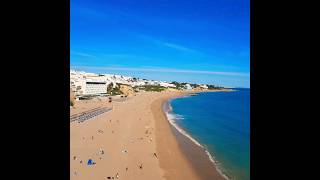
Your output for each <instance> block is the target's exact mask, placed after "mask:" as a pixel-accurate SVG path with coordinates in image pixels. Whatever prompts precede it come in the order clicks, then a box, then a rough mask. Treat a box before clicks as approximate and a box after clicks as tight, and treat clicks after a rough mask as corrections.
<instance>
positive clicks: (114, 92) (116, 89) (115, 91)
mask: <svg viewBox="0 0 320 180" xmlns="http://www.w3.org/2000/svg"><path fill="white" fill-rule="evenodd" d="M110 94H111V95H120V94H123V93H122V91H120V88H119V86H116V87H115V88H113V89H112V90H111V93H110Z"/></svg>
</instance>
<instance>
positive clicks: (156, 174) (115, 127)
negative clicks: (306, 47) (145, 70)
mask: <svg viewBox="0 0 320 180" xmlns="http://www.w3.org/2000/svg"><path fill="white" fill-rule="evenodd" d="M184 94H185V93H181V92H161V93H157V92H146V93H140V94H139V95H137V96H133V97H131V98H128V99H127V100H126V101H123V102H112V103H107V102H105V101H103V100H102V101H95V102H91V101H88V102H86V103H82V104H81V103H79V104H78V105H77V106H76V108H75V109H71V114H75V113H79V112H81V111H85V110H89V109H90V108H95V107H112V108H113V109H112V111H109V112H107V113H104V114H102V115H100V116H97V117H95V118H93V119H90V120H87V121H85V122H83V123H77V122H72V123H70V138H71V139H70V142H71V143H70V178H71V179H85V180H88V179H90V180H95V179H99V180H100V179H108V177H109V178H110V179H112V177H113V178H114V179H128V180H129V179H131V180H132V179H142V180H150V179H153V180H156V179H167V180H180V179H184V180H197V179H208V177H211V178H210V179H223V178H222V177H221V176H219V173H218V172H217V171H216V169H215V168H214V166H212V164H210V165H209V164H206V162H208V158H206V160H205V156H204V154H203V152H202V153H201V151H203V150H202V149H201V148H200V149H199V147H198V149H197V147H196V146H195V145H194V144H192V143H191V141H190V140H187V139H186V138H185V137H183V136H182V135H181V134H180V135H179V133H177V132H176V130H175V129H174V128H173V127H172V126H171V125H170V124H169V122H168V121H167V119H166V116H165V114H164V112H163V111H162V105H163V103H164V102H166V101H167V100H168V99H170V98H174V97H178V96H182V95H184ZM188 149H189V150H188ZM186 150H187V151H186ZM89 159H92V160H93V162H95V164H94V165H87V162H88V160H89ZM195 159H203V160H201V161H198V162H195V161H194V160H195ZM197 163H198V164H197ZM207 166H208V167H207ZM208 172H209V174H208Z"/></svg>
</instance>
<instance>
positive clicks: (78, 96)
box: [70, 70, 223, 106]
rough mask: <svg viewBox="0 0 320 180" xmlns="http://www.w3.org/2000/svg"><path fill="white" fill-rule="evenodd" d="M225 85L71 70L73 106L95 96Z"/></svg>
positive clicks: (124, 95)
mask: <svg viewBox="0 0 320 180" xmlns="http://www.w3.org/2000/svg"><path fill="white" fill-rule="evenodd" d="M218 89H223V87H219V86H215V85H209V84H192V83H178V82H176V81H173V82H166V81H156V80H147V79H141V78H135V77H131V76H122V75H115V74H96V73H88V72H84V71H76V70H70V95H71V106H72V104H73V103H74V101H78V100H82V99H90V98H93V97H97V96H99V97H103V96H116V97H119V96H120V97H127V96H132V95H134V94H135V93H138V92H146V91H155V92H160V91H206V90H218Z"/></svg>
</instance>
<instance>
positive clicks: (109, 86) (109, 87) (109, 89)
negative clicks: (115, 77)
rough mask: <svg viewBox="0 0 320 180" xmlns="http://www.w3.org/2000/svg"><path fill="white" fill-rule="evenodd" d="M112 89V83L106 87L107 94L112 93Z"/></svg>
mask: <svg viewBox="0 0 320 180" xmlns="http://www.w3.org/2000/svg"><path fill="white" fill-rule="evenodd" d="M112 88H113V83H110V84H109V85H108V87H107V93H108V94H111V91H112Z"/></svg>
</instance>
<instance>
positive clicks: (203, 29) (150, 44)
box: [70, 0, 250, 87]
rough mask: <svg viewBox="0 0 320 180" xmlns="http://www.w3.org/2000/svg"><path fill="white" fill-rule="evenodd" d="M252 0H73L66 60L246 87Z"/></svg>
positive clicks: (99, 68) (77, 65)
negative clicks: (250, 0) (68, 54)
mask: <svg viewBox="0 0 320 180" xmlns="http://www.w3.org/2000/svg"><path fill="white" fill-rule="evenodd" d="M249 4H250V2H249V0H71V5H70V6H71V10H70V12H71V15H70V16H71V20H70V22H71V26H70V29H71V32H70V41H71V42H70V44H71V47H70V51H71V52H70V60H71V68H72V69H78V70H84V71H88V72H96V73H116V74H123V75H132V76H136V77H140V78H147V79H154V80H166V81H174V80H175V81H180V82H191V83H207V84H218V85H223V86H232V87H250V6H249Z"/></svg>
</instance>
